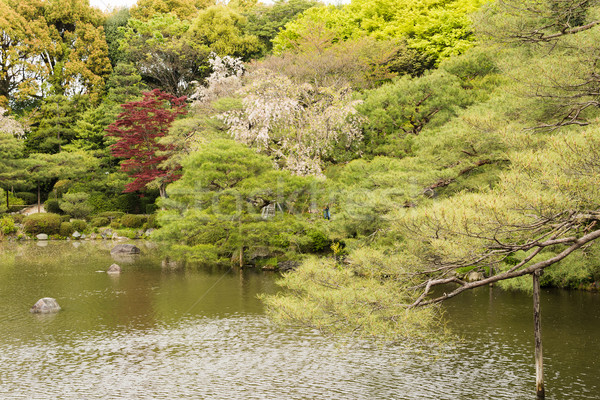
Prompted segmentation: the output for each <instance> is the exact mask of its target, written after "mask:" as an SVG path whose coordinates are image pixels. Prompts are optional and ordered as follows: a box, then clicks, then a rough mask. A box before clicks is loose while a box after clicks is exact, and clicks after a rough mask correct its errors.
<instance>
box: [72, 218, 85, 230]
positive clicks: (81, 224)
mask: <svg viewBox="0 0 600 400" xmlns="http://www.w3.org/2000/svg"><path fill="white" fill-rule="evenodd" d="M71 225H72V226H73V229H75V230H76V231H77V232H83V231H85V230H86V229H87V222H85V221H84V220H82V219H74V220H73V221H71Z"/></svg>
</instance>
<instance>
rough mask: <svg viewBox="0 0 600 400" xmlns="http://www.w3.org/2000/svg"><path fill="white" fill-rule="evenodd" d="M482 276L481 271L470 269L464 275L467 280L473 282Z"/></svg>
mask: <svg viewBox="0 0 600 400" xmlns="http://www.w3.org/2000/svg"><path fill="white" fill-rule="evenodd" d="M483 278H484V276H483V273H482V272H479V271H475V270H472V271H470V272H469V273H468V274H467V275H466V276H465V279H466V280H467V282H475V281H480V280H482V279H483Z"/></svg>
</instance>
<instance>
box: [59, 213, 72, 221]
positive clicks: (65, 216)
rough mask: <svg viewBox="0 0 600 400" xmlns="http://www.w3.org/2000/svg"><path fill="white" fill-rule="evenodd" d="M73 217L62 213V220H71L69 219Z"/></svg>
mask: <svg viewBox="0 0 600 400" xmlns="http://www.w3.org/2000/svg"><path fill="white" fill-rule="evenodd" d="M71 218H72V217H71V216H70V215H69V214H65V215H61V216H60V220H61V221H62V222H69V221H71Z"/></svg>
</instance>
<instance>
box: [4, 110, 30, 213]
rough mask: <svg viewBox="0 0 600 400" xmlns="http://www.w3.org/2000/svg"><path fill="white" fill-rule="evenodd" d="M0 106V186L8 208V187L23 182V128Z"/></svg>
mask: <svg viewBox="0 0 600 400" xmlns="http://www.w3.org/2000/svg"><path fill="white" fill-rule="evenodd" d="M5 113H6V110H4V109H3V108H1V107H0V187H2V188H3V189H4V190H5V192H6V208H7V209H10V208H9V207H10V204H9V189H11V188H12V187H14V186H18V185H20V184H22V183H23V179H24V175H25V172H24V171H23V167H24V162H23V158H24V148H25V146H24V143H23V137H24V136H25V128H24V127H23V126H22V125H21V124H20V123H19V122H18V121H16V120H15V119H14V118H12V117H9V116H6V115H5Z"/></svg>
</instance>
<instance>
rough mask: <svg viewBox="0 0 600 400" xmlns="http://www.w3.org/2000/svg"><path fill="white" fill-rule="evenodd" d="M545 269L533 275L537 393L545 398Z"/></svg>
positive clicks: (540, 397) (541, 397)
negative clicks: (542, 313) (542, 298)
mask: <svg viewBox="0 0 600 400" xmlns="http://www.w3.org/2000/svg"><path fill="white" fill-rule="evenodd" d="M542 273H543V271H541V270H538V271H535V272H534V273H533V274H532V276H533V330H534V336H535V388H536V389H535V393H536V396H537V398H538V399H544V398H545V397H546V392H545V390H544V359H543V356H542V322H541V317H540V276H541V275H542Z"/></svg>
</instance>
